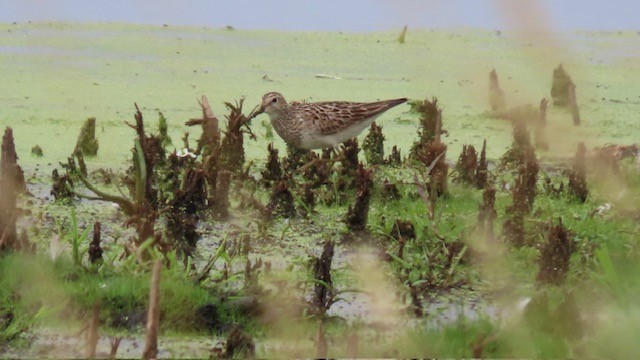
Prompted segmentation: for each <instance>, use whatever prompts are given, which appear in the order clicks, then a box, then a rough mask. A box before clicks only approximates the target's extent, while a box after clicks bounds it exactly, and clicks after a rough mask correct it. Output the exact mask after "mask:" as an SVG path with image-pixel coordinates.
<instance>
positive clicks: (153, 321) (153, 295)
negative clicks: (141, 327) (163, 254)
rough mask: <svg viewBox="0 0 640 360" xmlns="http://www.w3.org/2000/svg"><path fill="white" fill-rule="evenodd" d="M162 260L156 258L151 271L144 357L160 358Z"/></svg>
mask: <svg viewBox="0 0 640 360" xmlns="http://www.w3.org/2000/svg"><path fill="white" fill-rule="evenodd" d="M161 272H162V261H161V260H156V262H155V263H154V264H153V270H152V271H151V286H150V290H149V308H148V311H147V326H146V339H145V344H144V350H143V352H142V358H143V359H157V358H158V330H159V329H160V273H161Z"/></svg>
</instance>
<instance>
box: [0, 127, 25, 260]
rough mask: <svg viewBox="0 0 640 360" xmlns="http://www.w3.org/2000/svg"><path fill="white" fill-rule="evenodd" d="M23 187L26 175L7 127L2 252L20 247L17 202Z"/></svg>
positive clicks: (0, 176)
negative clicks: (19, 163)
mask: <svg viewBox="0 0 640 360" xmlns="http://www.w3.org/2000/svg"><path fill="white" fill-rule="evenodd" d="M21 182H22V184H21ZM22 186H25V185H24V175H23V173H22V169H21V168H20V166H19V165H18V155H17V154H16V147H15V144H14V141H13V130H12V129H11V128H10V127H7V128H6V129H5V131H4V136H3V137H2V158H1V159H0V252H2V251H7V250H16V249H17V247H18V245H19V241H18V234H17V232H16V220H17V218H18V209H17V207H16V202H17V199H18V192H19V191H20V189H21V187H22Z"/></svg>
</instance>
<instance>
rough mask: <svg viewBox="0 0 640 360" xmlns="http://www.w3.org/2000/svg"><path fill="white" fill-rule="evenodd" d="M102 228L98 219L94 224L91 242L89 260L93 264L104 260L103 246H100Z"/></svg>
mask: <svg viewBox="0 0 640 360" xmlns="http://www.w3.org/2000/svg"><path fill="white" fill-rule="evenodd" d="M101 229H102V224H101V223H100V222H99V221H96V222H95V223H94V224H93V239H92V240H91V243H90V244H89V262H90V263H92V264H97V263H99V262H101V261H102V247H101V246H100V242H101V235H102V234H101Z"/></svg>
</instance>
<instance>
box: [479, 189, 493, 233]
mask: <svg viewBox="0 0 640 360" xmlns="http://www.w3.org/2000/svg"><path fill="white" fill-rule="evenodd" d="M495 204H496V189H495V188H494V187H493V184H491V183H487V184H486V187H485V188H484V191H483V192H482V203H480V206H479V209H478V228H479V230H480V231H481V232H484V233H485V234H486V237H487V239H494V237H495V235H494V230H493V228H494V222H495V220H496V218H497V217H498V213H497V212H496V209H495Z"/></svg>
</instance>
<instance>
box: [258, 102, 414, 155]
mask: <svg viewBox="0 0 640 360" xmlns="http://www.w3.org/2000/svg"><path fill="white" fill-rule="evenodd" d="M407 100H408V99H407V98H398V99H391V100H382V101H375V102H349V101H323V102H311V103H305V102H291V103H290V104H289V103H287V101H286V100H285V98H284V96H282V94H280V93H278V92H268V93H266V94H265V95H264V96H263V97H262V104H261V105H260V106H259V107H258V109H257V110H256V111H254V112H253V113H252V114H250V115H249V117H248V119H249V120H250V119H252V118H254V117H256V116H258V115H260V114H262V113H267V115H269V118H270V119H271V124H272V125H273V128H274V129H275V130H276V133H278V135H279V136H280V137H281V138H282V139H283V140H284V141H285V142H286V143H287V144H289V145H291V146H293V147H294V148H297V149H301V150H313V149H325V148H335V147H337V146H338V145H339V144H341V143H343V142H345V141H347V140H349V139H351V138H354V137H356V136H358V134H360V133H361V132H362V130H364V129H366V128H367V127H369V125H371V123H372V122H373V121H374V120H375V119H376V118H377V117H378V116H380V115H381V114H382V113H384V112H385V111H387V110H389V109H391V108H392V107H394V106H397V105H400V104H402V103H404V102H406V101H407Z"/></svg>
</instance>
